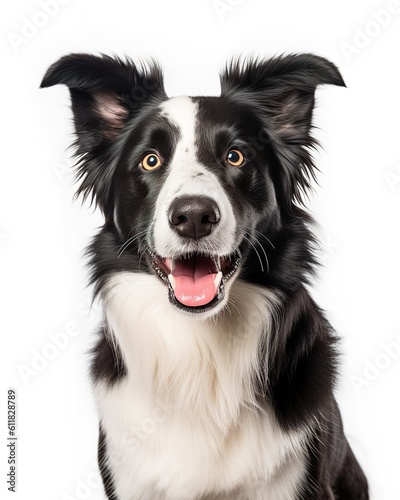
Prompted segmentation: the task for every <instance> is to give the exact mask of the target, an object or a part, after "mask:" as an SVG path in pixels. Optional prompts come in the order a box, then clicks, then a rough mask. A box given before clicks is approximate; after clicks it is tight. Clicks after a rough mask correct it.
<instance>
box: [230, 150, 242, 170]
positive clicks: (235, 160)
mask: <svg viewBox="0 0 400 500" xmlns="http://www.w3.org/2000/svg"><path fill="white" fill-rule="evenodd" d="M226 161H227V162H228V163H229V164H230V165H232V166H233V167H241V166H242V165H243V163H244V156H243V153H242V152H241V151H239V150H238V149H230V150H229V151H228V154H227V155H226Z"/></svg>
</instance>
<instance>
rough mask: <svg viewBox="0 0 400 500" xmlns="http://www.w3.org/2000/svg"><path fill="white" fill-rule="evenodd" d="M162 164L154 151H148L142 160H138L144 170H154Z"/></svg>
mask: <svg viewBox="0 0 400 500" xmlns="http://www.w3.org/2000/svg"><path fill="white" fill-rule="evenodd" d="M161 165H162V161H161V158H160V157H159V156H158V155H156V154H155V153H149V154H147V155H146V156H145V157H144V158H143V160H142V161H141V162H140V166H141V167H142V168H143V169H144V170H147V171H149V170H155V169H156V168H158V167H160V166H161Z"/></svg>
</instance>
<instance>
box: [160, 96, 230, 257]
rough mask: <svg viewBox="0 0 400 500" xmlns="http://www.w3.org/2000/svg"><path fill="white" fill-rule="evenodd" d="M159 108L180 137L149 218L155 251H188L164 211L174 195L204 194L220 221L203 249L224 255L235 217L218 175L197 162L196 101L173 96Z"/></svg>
mask: <svg viewBox="0 0 400 500" xmlns="http://www.w3.org/2000/svg"><path fill="white" fill-rule="evenodd" d="M160 108H161V110H162V115H163V116H165V118H166V119H167V120H168V121H170V122H171V123H172V124H173V125H174V126H175V127H177V128H178V130H179V132H180V137H179V139H178V142H177V145H176V149H175V152H174V155H173V158H172V160H171V164H170V165H169V173H168V177H167V179H166V181H165V184H164V186H163V187H162V189H161V191H160V193H159V195H158V198H157V203H156V210H155V215H154V221H153V230H154V242H155V247H156V248H155V250H156V252H157V253H158V254H159V255H161V256H163V257H165V256H176V255H179V254H180V253H182V251H183V250H184V251H185V252H186V251H190V249H188V248H187V247H186V248H185V249H183V248H182V240H181V238H179V237H178V235H177V234H176V233H175V232H174V231H173V229H172V228H171V227H170V224H169V221H168V210H169V207H170V205H171V203H172V201H173V200H174V199H175V198H177V197H181V196H185V197H195V196H207V197H209V198H212V199H213V200H214V201H215V202H216V203H217V205H218V207H219V210H220V223H219V224H218V226H217V227H216V228H215V230H214V231H213V234H212V235H211V236H209V237H208V238H207V248H208V249H210V251H212V253H213V254H218V255H228V254H230V253H232V252H233V251H234V250H235V248H234V236H235V229H236V224H235V218H234V213H233V210H232V206H231V204H230V201H229V199H228V196H227V195H226V193H225V191H224V189H223V187H222V185H221V182H220V180H219V178H218V176H217V175H216V174H214V173H213V172H211V171H210V170H209V169H207V168H206V166H205V165H204V164H202V163H200V162H199V160H198V158H197V155H196V142H197V141H196V131H197V111H198V104H197V103H196V102H193V101H192V99H190V97H173V98H171V99H168V100H167V101H165V102H163V103H162V104H161V106H160ZM193 250H194V249H193Z"/></svg>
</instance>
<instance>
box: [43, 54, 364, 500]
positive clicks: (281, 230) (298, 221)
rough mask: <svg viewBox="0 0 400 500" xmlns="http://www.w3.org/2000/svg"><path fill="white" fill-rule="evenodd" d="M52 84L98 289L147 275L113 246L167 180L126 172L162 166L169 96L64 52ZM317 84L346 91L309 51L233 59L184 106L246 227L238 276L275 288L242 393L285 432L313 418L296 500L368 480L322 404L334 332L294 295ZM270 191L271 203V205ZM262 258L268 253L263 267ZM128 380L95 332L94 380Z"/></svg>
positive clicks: (310, 250) (307, 262)
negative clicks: (67, 131)
mask: <svg viewBox="0 0 400 500" xmlns="http://www.w3.org/2000/svg"><path fill="white" fill-rule="evenodd" d="M58 83H63V84H65V85H67V86H68V87H69V89H70V93H71V99H72V109H73V112H74V117H75V126H76V132H77V141H76V146H77V156H78V158H79V162H78V167H77V178H78V179H79V180H80V182H81V183H80V187H79V189H78V194H82V195H83V196H84V197H87V196H90V197H91V199H92V200H93V201H94V202H95V203H97V204H98V205H99V207H100V208H101V210H102V211H103V213H104V216H105V224H104V227H103V228H102V229H101V230H100V232H99V233H98V234H97V235H96V236H95V238H94V239H93V242H92V244H91V246H90V247H89V250H88V253H89V256H90V258H91V269H92V275H91V281H92V283H93V284H94V285H95V294H98V293H101V292H102V290H103V287H104V285H105V283H106V281H107V279H108V278H109V277H110V276H111V275H112V274H113V273H116V272H119V271H123V270H128V271H129V270H131V271H140V272H146V273H152V272H154V271H153V269H152V268H151V266H150V263H149V260H148V259H147V258H145V257H143V255H144V251H145V246H146V244H149V243H148V240H150V244H151V235H150V236H149V235H146V238H147V240H146V241H145V238H144V237H143V238H139V237H138V238H137V239H135V240H133V241H132V242H131V244H129V245H127V246H126V248H125V249H124V252H122V253H120V249H121V245H124V244H125V242H126V241H127V239H128V238H129V237H130V236H132V232H133V234H139V233H140V232H141V231H145V230H146V228H147V227H148V226H149V224H150V220H151V214H149V213H147V212H146V210H145V208H144V207H145V206H146V200H148V199H152V197H154V193H156V192H158V191H159V189H160V187H161V186H162V184H163V182H164V181H165V175H166V174H165V173H163V172H157V174H155V175H154V176H153V177H152V180H151V182H149V180H148V176H146V175H145V174H144V173H143V172H142V171H139V170H138V169H134V168H133V166H135V165H137V164H138V162H139V160H140V158H141V157H142V155H143V152H144V151H146V150H147V149H149V148H151V147H154V144H157V150H159V151H160V152H161V153H162V155H163V157H164V158H165V159H166V163H168V161H169V160H170V159H171V157H172V154H173V151H174V147H175V144H176V141H177V140H178V138H179V131H178V130H175V129H174V127H172V126H171V125H168V123H167V121H166V120H165V119H163V118H162V117H161V116H160V114H159V111H158V110H157V106H158V105H159V103H161V102H162V101H164V100H166V99H167V96H166V94H165V91H164V87H163V80H162V74H161V71H160V69H159V67H158V66H157V65H156V64H155V63H151V64H150V65H149V66H148V67H146V66H143V67H142V68H137V67H136V66H135V64H134V63H133V62H132V61H131V60H126V61H122V60H120V59H117V58H111V57H107V56H102V57H95V56H90V55H87V54H76V55H70V56H66V57H64V58H62V59H61V60H60V61H58V62H57V63H55V64H54V65H53V66H51V67H50V69H49V70H48V72H47V74H46V76H45V77H44V79H43V81H42V85H41V86H42V87H49V86H52V85H55V84H58ZM322 84H333V85H339V86H344V82H343V79H342V77H341V76H340V74H339V72H338V70H337V68H336V67H335V66H334V65H333V64H332V63H330V62H328V61H326V60H325V59H322V58H320V57H317V56H314V55H310V54H304V55H290V56H285V57H276V58H273V59H271V60H268V61H258V60H249V61H247V62H242V61H239V60H235V61H233V62H232V63H231V64H230V65H229V66H228V67H227V68H226V69H225V71H224V72H223V74H222V76H221V89H222V92H221V96H220V97H197V98H194V101H195V102H197V103H198V107H199V115H198V123H199V124H201V126H200V125H199V128H198V130H197V148H198V159H199V160H200V161H201V162H202V163H203V164H204V165H206V166H207V168H208V169H209V170H211V171H213V172H217V173H218V176H219V179H220V182H221V183H222V185H223V186H224V189H225V191H226V193H227V194H228V196H229V197H230V198H231V200H232V201H234V203H232V205H233V206H234V209H235V216H236V217H237V220H240V221H241V223H242V226H244V227H247V226H246V224H247V225H248V227H249V228H251V227H253V229H252V230H251V231H252V233H251V236H252V237H253V238H257V245H259V247H258V248H259V252H257V248H255V247H254V246H252V245H250V244H248V243H246V242H241V247H240V250H241V253H242V255H243V267H242V269H241V274H240V278H241V279H242V280H246V281H248V282H250V283H257V284H259V285H262V286H264V287H268V288H271V289H275V290H278V291H279V292H280V295H281V297H282V303H281V306H280V310H279V314H278V316H279V321H278V320H277V321H276V322H275V324H274V328H273V335H272V339H268V342H269V344H268V345H266V342H267V339H265V341H264V344H262V345H260V351H259V358H260V363H259V366H260V370H259V373H257V374H255V380H254V390H255V391H256V392H257V395H258V398H259V400H260V402H261V403H262V401H263V400H268V401H270V402H271V403H272V405H273V407H274V409H275V412H276V416H277V418H278V420H279V422H280V424H281V426H282V427H283V428H284V429H296V428H300V427H303V426H305V425H306V426H307V425H310V424H311V423H314V424H315V423H316V422H317V423H318V424H319V425H317V426H316V427H315V426H314V428H316V429H317V430H316V431H315V433H314V435H312V436H310V441H309V443H308V476H307V478H306V481H305V485H304V488H303V490H302V492H301V493H299V499H304V500H309V499H313V500H327V499H342V500H350V499H359V500H367V499H368V486H367V481H366V479H365V476H364V474H363V472H362V470H361V468H360V466H359V465H358V462H357V460H356V458H355V457H354V455H353V453H352V451H351V449H350V447H349V445H348V443H347V441H346V438H345V436H344V434H343V429H342V423H341V418H340V413H339V410H338V407H337V404H336V402H335V399H334V396H333V390H334V387H335V379H336V372H337V348H336V337H335V335H334V332H333V331H332V328H331V326H330V325H329V323H328V321H327V320H326V318H325V317H324V315H323V313H322V311H321V310H320V309H319V308H318V306H317V305H316V304H315V303H314V301H313V300H312V298H311V297H310V295H309V293H308V292H307V289H306V288H305V285H306V284H308V283H309V282H310V277H311V276H312V275H313V273H314V270H315V267H316V265H317V261H316V258H315V255H314V248H315V241H314V237H313V235H312V232H311V230H310V226H311V225H312V222H313V221H312V219H311V217H310V215H309V214H308V213H307V212H306V211H305V209H304V195H305V193H306V192H307V191H308V190H309V189H310V187H311V181H312V179H314V178H315V166H314V165H313V161H312V156H311V151H312V149H313V148H315V147H316V145H317V144H316V142H315V140H314V139H313V137H312V135H311V130H312V112H313V108H314V95H315V90H316V88H317V87H318V86H319V85H322ZM110 109H111V112H110ZM231 144H235V145H238V146H240V147H241V148H242V150H243V151H245V153H246V156H247V159H248V163H249V168H246V169H245V168H243V169H241V170H240V171H238V170H233V169H231V170H228V169H222V168H221V157H222V155H223V154H224V151H225V150H226V148H227V147H229V145H231ZM272 186H273V191H274V193H275V195H276V198H277V208H276V207H275V208H274V207H273V205H272V203H271V202H270V200H271V193H272ZM115 209H117V210H118V213H119V214H120V216H119V219H118V222H119V224H118V227H117V225H116V224H115V220H114V217H113V214H114V211H115ZM132 221H135V223H134V224H133V223H132ZM252 224H253V226H252ZM249 231H250V229H249ZM257 235H261V236H260V237H258V236H257ZM261 247H262V248H261ZM261 251H262V252H261ZM260 253H263V254H265V256H266V260H265V262H264V266H265V269H264V272H260V257H259V254H260ZM104 328H106V327H104ZM267 353H268V355H267ZM267 357H268V359H267ZM126 373H127V368H126V367H125V365H124V362H123V356H122V354H121V353H120V352H119V349H118V347H117V346H116V345H115V344H113V343H110V341H109V340H108V337H107V336H106V335H105V334H104V330H103V329H102V330H101V331H100V336H99V341H98V344H97V346H96V347H95V349H94V351H93V364H92V377H93V380H94V381H96V380H100V379H101V380H106V381H107V383H108V384H109V385H110V386H112V385H113V384H115V383H117V382H118V381H119V380H121V379H122V378H123V377H124V376H126ZM104 446H105V443H104V431H103V430H101V429H100V441H99V463H100V467H101V469H102V474H103V479H104V484H105V488H106V492H107V495H108V498H110V499H115V500H116V499H117V497H116V496H115V494H114V493H113V491H114V490H113V484H112V479H111V477H110V473H109V470H108V469H107V467H106V465H105V462H104V456H105V455H104V454H105V450H104Z"/></svg>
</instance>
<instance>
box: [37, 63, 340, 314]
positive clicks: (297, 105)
mask: <svg viewBox="0 0 400 500" xmlns="http://www.w3.org/2000/svg"><path fill="white" fill-rule="evenodd" d="M55 83H65V84H67V85H68V86H69V88H70V91H71V97H72V105H73V111H74V115H75V125H76V129H77V137H78V139H77V145H78V152H77V154H78V155H79V156H80V157H81V160H80V166H79V168H78V177H79V178H81V179H82V184H81V187H80V192H82V193H83V194H84V195H88V194H89V193H91V194H92V197H94V198H95V199H96V202H97V203H98V204H99V205H100V207H101V209H102V210H103V212H104V214H105V218H106V227H107V228H108V230H110V231H113V232H114V233H115V234H116V235H117V236H118V239H119V242H120V246H119V248H117V249H116V251H115V259H118V257H119V255H120V254H121V253H122V252H127V251H133V252H136V254H138V253H139V254H140V255H141V258H142V259H144V260H145V261H146V262H147V264H148V269H149V270H150V272H154V273H155V274H156V275H157V276H158V277H159V278H160V279H161V280H163V282H164V283H165V286H166V293H168V296H169V300H170V302H171V304H172V305H173V306H174V307H177V308H179V309H180V310H182V311H184V312H186V313H190V314H197V315H200V316H201V317H208V316H210V315H214V314H217V313H218V312H219V311H220V310H221V309H222V308H223V307H224V305H225V304H226V302H227V300H228V298H229V290H230V287H231V285H232V284H233V282H234V280H235V279H236V278H237V276H238V275H239V273H240V270H241V269H242V267H243V266H245V265H246V258H247V256H248V255H249V254H251V253H253V254H255V255H256V256H257V259H258V262H259V264H260V268H259V271H260V272H267V271H268V269H267V267H268V257H267V252H266V249H265V242H266V241H268V236H267V235H269V234H275V233H276V232H278V231H279V228H280V225H281V221H282V217H283V218H285V217H287V216H288V214H290V213H291V211H292V209H293V206H294V203H295V202H296V201H300V190H301V189H305V188H307V187H308V184H309V181H308V178H309V176H310V173H311V175H312V162H311V158H310V156H309V155H308V153H307V152H306V149H307V147H309V146H311V145H312V139H311V138H310V136H309V130H310V127H311V115H312V109H313V104H314V91H315V88H316V85H318V84H319V83H336V84H343V81H342V80H341V78H340V75H339V73H338V72H337V70H336V68H335V67H334V66H333V65H332V64H331V63H328V62H327V61H325V60H323V59H321V58H318V57H316V56H310V55H309V56H289V57H287V58H277V59H275V60H271V61H268V62H263V63H257V62H250V63H248V65H247V67H242V66H240V64H239V63H236V64H233V65H232V66H231V68H230V69H228V70H227V71H226V72H225V73H224V75H223V76H222V90H223V91H222V95H221V96H220V97H195V98H190V97H173V98H168V97H167V96H166V94H165V92H164V88H163V83H162V76H161V73H160V71H159V69H158V68H157V67H156V66H153V67H151V68H150V69H142V70H141V71H140V70H138V69H137V68H136V66H135V65H133V63H131V62H127V63H123V62H121V61H120V60H115V59H111V58H107V57H103V58H98V57H94V56H88V55H73V56H67V57H65V58H63V59H61V60H60V61H59V62H58V63H56V64H55V65H53V66H52V67H51V68H50V69H49V71H48V73H47V75H46V76H45V78H44V80H43V82H42V86H50V85H54V84H55ZM261 238H264V241H261ZM269 243H270V242H269ZM271 246H272V244H271Z"/></svg>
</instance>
